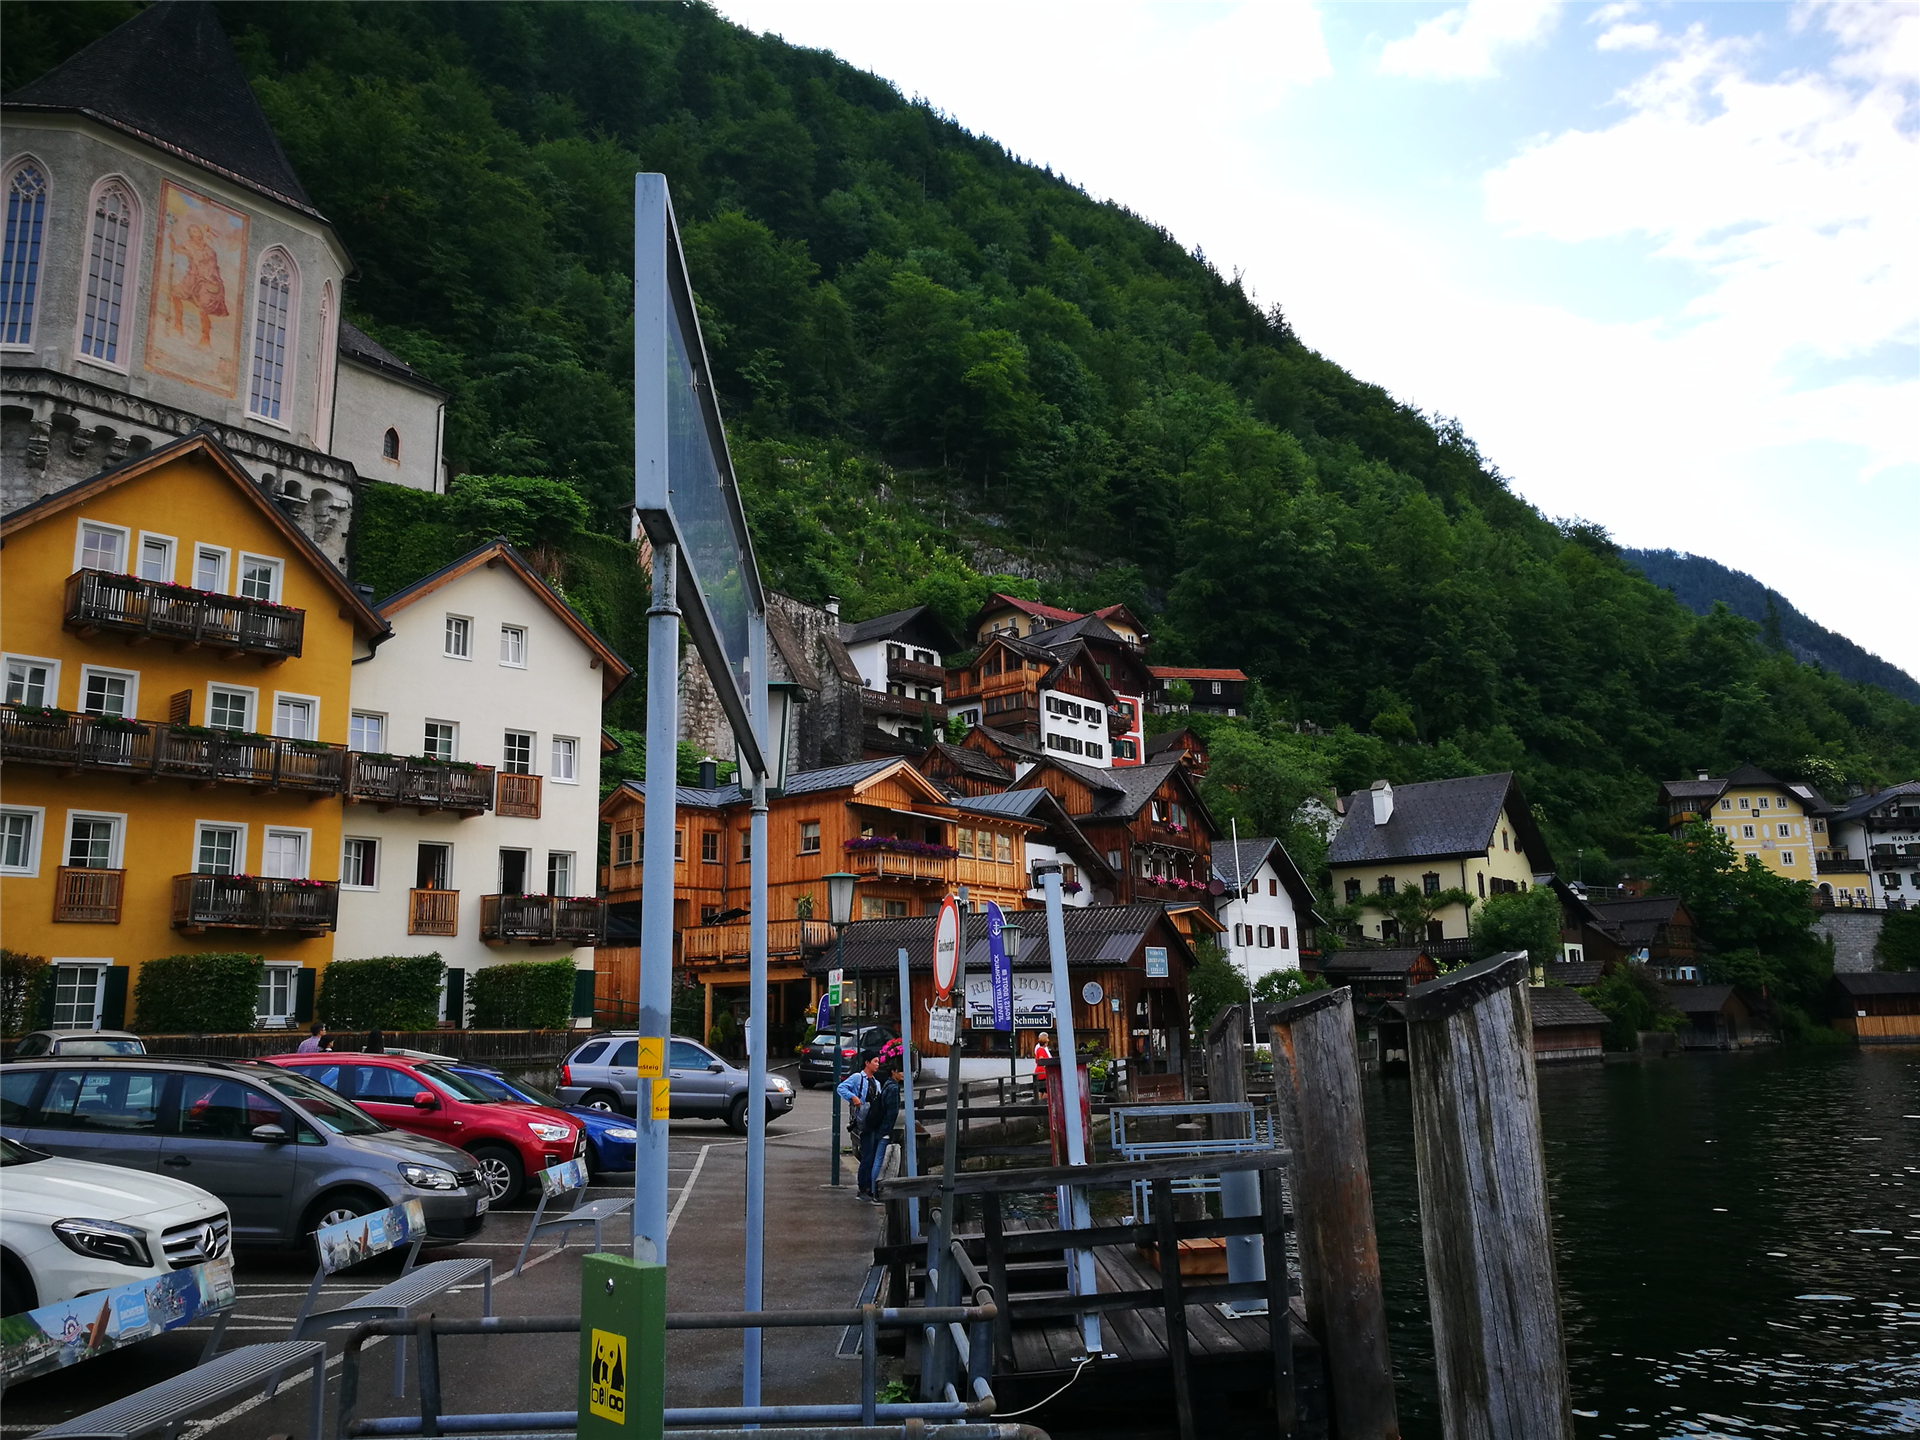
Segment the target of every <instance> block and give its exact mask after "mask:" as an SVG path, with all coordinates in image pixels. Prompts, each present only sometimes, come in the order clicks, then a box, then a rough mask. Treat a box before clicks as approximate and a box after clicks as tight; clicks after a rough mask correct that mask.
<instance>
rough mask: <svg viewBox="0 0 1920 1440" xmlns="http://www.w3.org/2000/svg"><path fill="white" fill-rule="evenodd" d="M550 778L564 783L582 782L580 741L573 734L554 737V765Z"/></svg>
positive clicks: (549, 774)
mask: <svg viewBox="0 0 1920 1440" xmlns="http://www.w3.org/2000/svg"><path fill="white" fill-rule="evenodd" d="M548 778H549V779H551V780H554V781H557V782H558V783H559V784H562V785H578V784H579V783H580V742H579V741H578V740H576V739H574V738H573V737H572V736H571V735H556V736H554V737H553V766H552V768H551V770H550V771H549V772H548Z"/></svg>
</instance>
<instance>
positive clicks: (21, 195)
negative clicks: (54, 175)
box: [0, 160, 47, 345]
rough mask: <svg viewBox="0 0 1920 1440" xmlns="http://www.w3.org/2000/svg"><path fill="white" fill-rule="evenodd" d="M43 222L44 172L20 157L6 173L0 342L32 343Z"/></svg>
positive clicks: (0, 261) (0, 268) (0, 255)
mask: <svg viewBox="0 0 1920 1440" xmlns="http://www.w3.org/2000/svg"><path fill="white" fill-rule="evenodd" d="M46 223H47V172H46V170H45V169H43V168H42V167H41V165H40V162H39V161H37V160H23V161H22V162H20V164H18V165H16V166H15V167H14V169H13V172H12V173H11V174H10V175H8V176H7V236H6V248H5V250H4V252H0V345H31V344H32V343H33V299H34V291H35V289H36V288H37V287H38V286H39V283H40V239H41V236H42V234H43V233H44V231H45V229H46Z"/></svg>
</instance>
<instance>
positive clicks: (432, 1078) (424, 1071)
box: [413, 1065, 519, 1105]
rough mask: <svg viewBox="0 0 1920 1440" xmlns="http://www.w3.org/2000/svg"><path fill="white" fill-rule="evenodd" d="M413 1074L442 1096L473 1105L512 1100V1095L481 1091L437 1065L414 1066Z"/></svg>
mask: <svg viewBox="0 0 1920 1440" xmlns="http://www.w3.org/2000/svg"><path fill="white" fill-rule="evenodd" d="M413 1068H414V1070H415V1072H416V1073H418V1074H419V1075H421V1076H423V1077H424V1078H425V1079H426V1081H427V1083H428V1084H430V1085H432V1086H433V1087H434V1088H435V1089H437V1090H439V1091H441V1092H442V1093H443V1094H445V1095H448V1096H450V1097H451V1098H453V1099H455V1100H467V1101H470V1102H472V1103H473V1104H475V1105H492V1104H494V1103H495V1102H496V1101H499V1100H514V1099H518V1098H519V1097H518V1096H514V1095H493V1094H489V1093H488V1092H487V1091H485V1090H482V1089H481V1088H480V1087H479V1086H478V1085H476V1084H474V1082H473V1081H471V1080H469V1079H468V1078H467V1077H466V1076H465V1075H456V1074H454V1073H453V1071H451V1070H443V1069H441V1068H440V1067H439V1066H438V1065H416V1066H414V1067H413Z"/></svg>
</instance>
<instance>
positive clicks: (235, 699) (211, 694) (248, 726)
mask: <svg viewBox="0 0 1920 1440" xmlns="http://www.w3.org/2000/svg"><path fill="white" fill-rule="evenodd" d="M256 693H257V692H255V691H254V690H252V689H250V688H249V689H243V688H241V687H240V686H238V685H209V686H207V724H208V725H210V726H212V727H213V728H214V729H215V730H239V731H241V732H243V733H248V734H251V733H252V731H253V702H254V697H255V695H256Z"/></svg>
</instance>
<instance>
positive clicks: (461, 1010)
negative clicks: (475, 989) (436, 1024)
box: [447, 966, 467, 1030]
mask: <svg viewBox="0 0 1920 1440" xmlns="http://www.w3.org/2000/svg"><path fill="white" fill-rule="evenodd" d="M447 1023H448V1024H449V1025H451V1026H453V1028H454V1029H456V1030H464V1029H466V1028H467V972H466V971H464V970H459V969H455V968H453V967H452V966H449V967H448V968H447Z"/></svg>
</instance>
